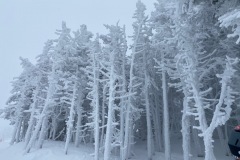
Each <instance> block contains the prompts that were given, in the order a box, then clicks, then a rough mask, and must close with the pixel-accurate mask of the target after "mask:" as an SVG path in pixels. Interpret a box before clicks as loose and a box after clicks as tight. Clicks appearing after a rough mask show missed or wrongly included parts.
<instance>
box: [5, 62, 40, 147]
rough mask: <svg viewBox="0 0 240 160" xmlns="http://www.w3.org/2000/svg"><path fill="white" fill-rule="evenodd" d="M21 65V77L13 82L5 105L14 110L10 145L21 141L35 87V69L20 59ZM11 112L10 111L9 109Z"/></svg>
mask: <svg viewBox="0 0 240 160" xmlns="http://www.w3.org/2000/svg"><path fill="white" fill-rule="evenodd" d="M21 61H22V63H21V65H22V66H23V72H22V73H21V75H20V76H19V77H18V78H17V79H16V80H15V81H14V82H13V90H12V93H13V96H12V97H10V99H9V100H8V102H7V104H8V105H9V107H11V108H12V107H13V108H14V111H13V112H14V117H13V119H14V120H13V121H14V123H15V124H14V130H13V135H12V140H11V142H10V144H13V143H14V142H19V141H22V140H23V138H24V136H25V133H26V130H27V129H26V126H25V123H24V122H25V121H27V120H28V119H26V118H27V115H28V114H29V112H26V111H27V110H29V108H30V106H31V103H32V97H33V94H34V93H33V90H34V89H35V87H36V81H37V77H38V76H37V74H36V69H35V67H34V65H33V64H31V63H30V62H29V61H28V59H23V58H21ZM11 110H12V109H11Z"/></svg>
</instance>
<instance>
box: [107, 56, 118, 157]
mask: <svg viewBox="0 0 240 160" xmlns="http://www.w3.org/2000/svg"><path fill="white" fill-rule="evenodd" d="M114 59H115V58H114V53H112V54H111V55H110V62H112V63H114ZM109 78H110V82H109V92H108V93H109V97H108V114H107V116H108V118H107V129H106V139H105V145H104V160H110V155H111V149H112V147H111V142H112V134H113V126H112V125H113V116H114V108H113V107H114V99H115V98H114V97H115V88H116V87H115V73H114V65H113V64H112V65H111V70H110V77H109Z"/></svg>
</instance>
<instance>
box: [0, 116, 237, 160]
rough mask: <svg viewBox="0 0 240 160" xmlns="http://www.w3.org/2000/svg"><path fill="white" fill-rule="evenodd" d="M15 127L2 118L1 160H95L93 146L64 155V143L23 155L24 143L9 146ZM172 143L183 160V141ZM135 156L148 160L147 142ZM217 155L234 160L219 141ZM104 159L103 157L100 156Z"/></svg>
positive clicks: (156, 157)
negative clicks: (224, 150) (227, 155)
mask: <svg viewBox="0 0 240 160" xmlns="http://www.w3.org/2000/svg"><path fill="white" fill-rule="evenodd" d="M12 130H13V127H12V126H10V125H9V121H6V120H3V119H1V118H0V160H55V159H56V160H93V159H94V158H93V156H92V154H93V153H94V147H93V146H92V145H80V146H79V148H76V147H74V145H73V144H71V145H70V146H69V152H68V155H65V154H64V144H65V143H64V142H59V141H46V142H45V143H44V145H43V148H42V149H39V150H36V149H33V150H31V152H30V153H28V154H25V155H24V154H23V152H24V150H23V148H24V143H23V142H21V143H18V144H14V145H12V146H10V145H9V142H10V137H11V132H12ZM171 142H172V159H173V160H175V159H176V160H183V156H182V147H181V143H182V142H181V139H180V138H176V139H174V140H173V139H171ZM135 145H136V148H135V149H134V152H135V156H134V157H133V158H132V160H146V159H147V146H146V142H145V141H144V142H141V143H137V144H135ZM214 146H215V155H216V158H217V160H233V157H226V156H225V155H223V154H224V152H223V150H222V149H221V148H217V146H221V145H220V142H219V141H216V142H215V144H214ZM100 156H101V157H102V155H100ZM111 159H112V160H118V157H114V156H113V157H111ZM193 159H194V160H203V159H204V158H196V157H194V158H193ZM153 160H164V153H160V152H158V153H156V154H155V155H154V157H153Z"/></svg>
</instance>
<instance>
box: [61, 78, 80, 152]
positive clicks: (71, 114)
mask: <svg viewBox="0 0 240 160" xmlns="http://www.w3.org/2000/svg"><path fill="white" fill-rule="evenodd" d="M77 81H78V79H77V77H75V82H74V86H73V94H72V100H71V105H70V107H69V116H68V120H67V122H66V123H67V135H66V136H67V138H66V142H65V147H64V152H65V154H67V153H68V145H69V142H70V140H71V138H72V130H73V122H74V116H75V110H74V107H75V99H76V94H77V86H78V82H77Z"/></svg>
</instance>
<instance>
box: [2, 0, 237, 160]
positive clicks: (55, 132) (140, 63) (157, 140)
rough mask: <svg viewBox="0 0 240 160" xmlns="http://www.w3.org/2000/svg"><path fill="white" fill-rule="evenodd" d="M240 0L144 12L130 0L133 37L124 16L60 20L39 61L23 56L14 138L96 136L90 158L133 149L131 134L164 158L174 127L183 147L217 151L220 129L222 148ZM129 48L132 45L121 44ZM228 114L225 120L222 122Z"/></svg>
mask: <svg viewBox="0 0 240 160" xmlns="http://www.w3.org/2000/svg"><path fill="white" fill-rule="evenodd" d="M239 4H240V3H239V2H238V0H231V1H228V0H218V1H216V0H215V1H211V0H203V1H200V0H177V1H175V0H170V1H165V0H157V1H156V2H155V3H154V5H155V9H154V11H152V13H151V15H150V16H147V15H146V13H145V11H146V7H145V5H144V4H143V3H142V2H141V1H138V2H137V3H136V10H135V12H134V15H133V21H134V22H133V24H132V27H133V33H132V35H131V37H130V38H131V39H132V41H131V44H129V43H128V42H127V38H128V37H127V35H126V33H125V26H120V25H119V24H118V23H117V24H116V25H105V27H106V29H107V30H108V33H107V34H96V35H93V34H92V33H91V32H90V31H88V29H87V26H86V25H81V26H80V29H79V30H77V31H74V32H71V30H70V29H69V28H68V27H67V25H66V23H65V22H62V28H61V29H59V30H56V35H57V36H58V37H57V38H56V39H52V40H48V41H47V42H46V43H45V46H44V48H43V52H42V54H40V55H38V56H37V62H36V64H32V63H31V62H30V61H29V60H28V59H24V58H21V65H22V68H23V71H22V73H21V74H20V75H19V76H18V77H17V78H16V79H14V81H13V82H12V91H11V96H10V97H9V99H8V100H7V107H6V108H4V110H3V114H4V118H6V119H9V120H10V121H11V124H12V125H14V131H13V135H12V140H11V144H14V143H18V142H21V141H23V142H24V143H25V148H24V150H25V153H28V152H30V150H31V149H32V147H33V146H34V145H35V146H36V147H37V148H42V147H43V145H44V141H45V140H46V139H51V140H56V141H64V142H65V147H64V152H65V154H68V152H69V150H68V148H69V144H70V143H74V145H75V146H76V147H78V146H79V145H80V144H87V143H91V144H93V145H94V159H95V160H98V159H99V157H101V155H102V156H103V158H104V160H110V159H111V155H113V154H115V155H117V156H119V158H120V159H121V160H126V159H129V158H131V157H133V156H134V152H133V149H134V147H135V146H136V145H137V144H135V143H137V142H138V141H141V140H142V141H145V140H146V143H147V156H148V160H152V158H153V155H154V153H155V152H164V153H165V160H170V159H171V145H170V140H171V137H173V136H174V135H175V133H178V134H181V135H182V143H183V144H182V146H183V157H184V160H190V159H192V157H191V154H192V153H191V149H190V148H191V147H193V146H194V147H195V150H196V151H197V156H205V159H206V160H215V159H216V158H215V155H214V153H213V140H214V139H216V137H217V136H218V137H219V139H220V141H221V144H222V147H223V148H224V149H225V152H226V154H229V151H228V148H227V146H226V142H227V136H228V132H229V129H230V127H229V126H231V125H235V124H238V123H239V120H240V119H239V115H238V114H239V111H240V110H239V107H240V106H239V98H238V97H239V89H240V88H239V85H240V84H239V82H240V76H239V71H240V68H239V67H240V65H239V60H238V58H239V57H240V56H239V55H240V54H239V52H240V47H239V45H238V43H239V41H240V38H239V35H240V29H239V25H240V23H239V17H240V16H239V15H240V9H239ZM128 53H130V54H128ZM226 123H227V124H228V125H226Z"/></svg>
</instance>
